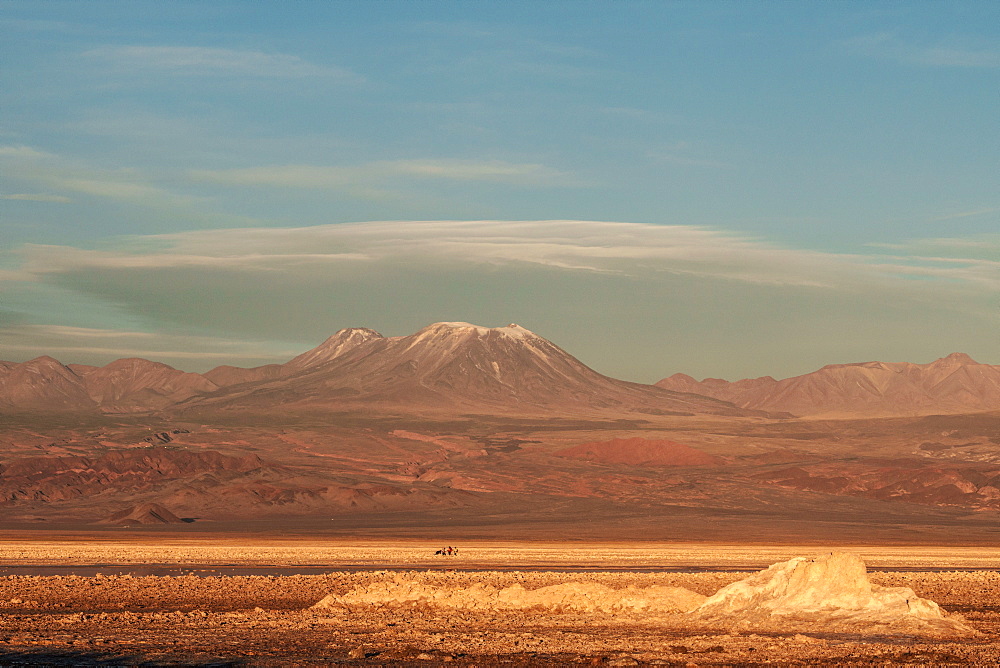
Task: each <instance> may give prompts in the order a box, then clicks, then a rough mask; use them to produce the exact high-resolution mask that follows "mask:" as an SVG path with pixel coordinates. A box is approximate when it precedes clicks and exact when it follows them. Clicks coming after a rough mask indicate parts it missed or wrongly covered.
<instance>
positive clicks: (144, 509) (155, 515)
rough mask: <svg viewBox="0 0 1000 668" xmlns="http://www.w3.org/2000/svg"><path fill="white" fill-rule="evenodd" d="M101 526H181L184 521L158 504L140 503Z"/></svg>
mask: <svg viewBox="0 0 1000 668" xmlns="http://www.w3.org/2000/svg"><path fill="white" fill-rule="evenodd" d="M101 523H102V524H123V525H134V524H183V523H184V520H182V519H181V518H179V517H177V515H174V514H173V513H172V512H170V511H169V510H167V509H166V508H164V507H163V506H161V505H160V504H158V503H141V504H139V505H137V506H133V507H131V508H126V509H124V510H120V511H118V512H117V513H113V514H112V515H111V516H110V517H108V518H107V519H106V520H102V522H101Z"/></svg>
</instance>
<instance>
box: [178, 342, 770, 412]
mask: <svg viewBox="0 0 1000 668" xmlns="http://www.w3.org/2000/svg"><path fill="white" fill-rule="evenodd" d="M283 366H284V367H285V368H287V369H292V370H295V372H294V373H291V374H290V375H285V376H282V377H279V378H275V379H272V380H264V381H259V382H256V383H245V384H242V385H238V386H231V387H227V388H223V389H222V390H220V391H218V392H214V393H212V394H210V395H205V396H202V397H196V398H193V399H190V400H188V401H186V402H184V403H183V404H181V405H180V406H179V407H178V408H179V409H182V410H186V411H198V412H200V413H202V412H205V411H212V410H220V409H223V410H240V411H247V410H252V411H254V412H261V411H271V410H275V409H278V408H280V410H281V411H282V412H289V411H306V412H308V411H331V410H334V411H343V410H358V409H362V410H368V411H370V410H406V411H413V410H421V411H437V412H442V411H447V412H449V413H452V414H470V413H488V414H524V415H551V414H553V413H558V414H588V415H592V414H594V413H604V414H611V413H614V414H621V413H645V414H660V415H669V414H676V415H693V414H713V415H750V414H753V412H751V411H744V410H741V409H738V408H736V407H735V406H733V405H731V404H729V403H726V402H724V401H719V400H717V399H711V398H708V397H703V396H695V395H691V394H686V393H680V392H674V391H670V390H666V389H661V388H658V387H655V386H652V385H641V384H638V383H629V382H625V381H621V380H616V379H614V378H609V377H607V376H603V375H601V374H599V373H597V372H596V371H593V370H592V369H590V368H589V367H587V366H586V365H584V364H583V363H581V362H580V361H579V360H577V359H576V358H574V357H572V356H571V355H569V354H568V353H566V352H565V351H563V350H562V349H560V348H559V347H557V346H556V345H555V344H553V343H551V342H550V341H548V340H546V339H544V338H542V337H540V336H538V335H537V334H534V333H532V332H530V331H528V330H526V329H524V328H523V327H519V326H517V325H508V326H507V327H496V328H488V327H479V326H476V325H471V324H469V323H447V322H444V323H436V324H433V325H430V326H428V327H425V328H424V329H422V330H420V331H419V332H417V333H416V334H412V335H409V336H398V337H391V338H385V337H383V336H381V335H380V334H378V333H377V332H374V331H372V330H364V329H352V330H343V331H341V332H338V333H337V334H336V335H334V337H331V339H329V340H328V341H327V342H325V343H324V344H323V345H322V346H320V347H319V348H317V349H315V350H313V351H310V352H308V353H305V354H304V355H300V356H299V357H297V358H295V359H294V360H292V361H291V362H289V363H288V364H287V365H283Z"/></svg>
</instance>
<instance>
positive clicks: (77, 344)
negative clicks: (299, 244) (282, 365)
mask: <svg viewBox="0 0 1000 668" xmlns="http://www.w3.org/2000/svg"><path fill="white" fill-rule="evenodd" d="M0 345H2V346H3V349H4V350H5V351H8V352H10V353H20V352H29V354H30V353H31V352H33V351H39V350H44V351H45V353H46V354H49V355H54V356H57V357H59V356H85V357H88V358H92V357H95V356H96V357H104V358H106V359H108V360H111V359H117V358H121V357H145V358H148V359H153V360H158V361H159V360H164V359H169V360H195V361H197V360H209V361H225V360H239V361H245V360H247V359H251V360H255V361H257V362H258V363H267V362H282V361H286V360H288V359H290V358H291V357H293V356H294V355H295V354H297V353H298V352H301V351H295V350H288V351H285V350H280V351H274V352H263V351H262V348H263V346H262V345H261V342H259V341H247V340H237V339H232V338H225V337H212V336H192V335H178V334H164V333H155V332H141V331H128V330H117V329H101V328H91V327H71V326H65V325H40V324H19V325H12V326H9V327H0ZM21 356H22V357H23V355H21ZM64 359H65V357H64Z"/></svg>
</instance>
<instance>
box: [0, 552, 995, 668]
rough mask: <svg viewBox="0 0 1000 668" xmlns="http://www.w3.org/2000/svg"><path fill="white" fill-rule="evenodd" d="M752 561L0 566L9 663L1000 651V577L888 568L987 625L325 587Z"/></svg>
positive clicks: (989, 654) (698, 583) (978, 658)
mask: <svg viewBox="0 0 1000 668" xmlns="http://www.w3.org/2000/svg"><path fill="white" fill-rule="evenodd" d="M745 576H746V573H735V572H711V573H635V572H633V573H613V572H605V573H566V572H555V571H546V572H498V571H485V572H459V571H447V570H437V571H427V570H422V571H412V572H404V573H399V572H387V571H357V572H330V573H324V574H319V575H287V576H216V577H213V576H209V577H205V576H202V575H191V574H186V575H180V576H138V577H137V576H131V575H114V576H102V575H98V576H94V577H83V576H78V575H62V576H52V575H45V576H39V575H10V576H5V577H0V665H24V664H45V665H109V666H111V665H129V666H131V665H260V666H277V665H281V666H285V665H307V666H312V665H328V664H347V665H419V666H433V665H438V664H443V663H450V664H451V665H477V666H496V665H523V666H528V665H531V666H534V665H565V664H585V665H754V664H770V665H793V664H794V665H871V664H877V665H887V664H888V665H893V664H909V665H912V664H927V665H949V664H955V665H958V664H978V665H996V664H997V662H1000V606H998V605H997V604H996V602H997V601H998V600H1000V575H998V574H997V573H996V572H994V571H971V572H880V573H872V574H871V579H872V582H873V583H875V584H879V585H884V586H906V587H912V588H913V589H914V590H915V592H916V593H917V594H918V595H919V596H922V597H925V598H929V599H931V600H933V601H936V602H938V603H940V604H941V605H942V606H943V607H944V608H945V609H946V610H948V611H949V612H953V613H959V614H961V615H963V616H964V617H965V619H966V620H967V621H968V623H969V624H970V625H971V626H972V627H973V628H975V629H976V630H977V631H978V632H979V634H978V635H974V636H971V637H953V638H947V637H937V638H935V637H920V636H912V635H910V636H907V635H902V636H900V635H884V634H879V633H877V632H874V633H873V632H871V631H869V632H866V633H842V632H841V633H830V632H824V630H823V628H822V627H819V628H816V627H808V626H802V627H793V628H773V627H772V628H764V627H759V628H753V627H750V628H747V627H740V628H720V627H718V625H716V626H712V625H711V624H709V623H706V622H700V623H699V622H696V621H692V620H691V619H690V618H689V617H686V616H685V615H682V614H676V615H660V616H649V615H644V614H641V613H635V612H627V613H621V612H619V613H601V612H585V613H584V612H561V611H558V610H552V609H547V610H515V611H503V612H497V611H472V610H463V609H454V608H435V607H428V606H420V607H400V606H374V605H358V606H350V607H346V608H341V609H328V610H311V609H310V607H311V606H312V605H313V604H315V603H316V602H317V601H319V600H320V599H322V598H324V597H325V596H327V595H328V594H331V593H333V594H344V593H346V592H349V591H351V590H353V589H357V588H359V587H365V586H370V585H372V584H373V583H379V582H384V581H386V580H391V579H394V578H399V577H410V578H417V579H420V580H421V581H422V582H425V583H428V584H432V585H438V586H442V587H449V588H455V587H466V588H468V587H472V586H473V585H475V584H477V583H478V584H480V585H486V586H493V587H507V586H511V585H513V584H520V585H521V586H523V587H525V588H526V589H536V588H539V587H544V586H549V585H554V584H562V583H567V582H591V583H599V584H603V585H606V586H609V587H612V588H615V589H621V588H624V587H627V586H634V587H637V588H645V587H650V586H653V585H664V586H671V587H685V588H688V589H691V590H693V591H696V592H699V593H702V594H706V595H708V594H711V593H713V592H715V591H717V590H718V589H719V588H720V587H722V586H724V585H726V584H728V583H730V582H733V581H735V580H737V579H741V578H743V577H745Z"/></svg>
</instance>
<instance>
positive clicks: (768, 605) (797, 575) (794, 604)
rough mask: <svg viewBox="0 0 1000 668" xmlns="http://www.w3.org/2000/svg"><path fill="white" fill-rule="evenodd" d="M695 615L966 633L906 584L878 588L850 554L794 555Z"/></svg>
mask: <svg viewBox="0 0 1000 668" xmlns="http://www.w3.org/2000/svg"><path fill="white" fill-rule="evenodd" d="M694 614H695V615H696V616H698V617H701V618H705V619H712V620H718V621H725V622H727V623H732V622H741V621H742V622H748V623H752V622H764V623H767V622H772V623H785V624H789V623H795V622H806V623H818V624H822V625H823V626H824V627H825V628H829V629H833V628H837V629H840V630H862V627H864V628H867V629H872V628H877V629H879V630H882V631H886V632H893V631H917V632H932V633H933V632H939V633H959V634H968V633H974V631H973V630H972V629H971V628H969V627H968V626H967V625H965V624H964V623H963V622H962V621H961V620H960V619H958V618H955V617H948V616H947V615H946V614H945V612H944V611H943V610H941V608H940V607H939V606H938V604H937V603H935V602H934V601H930V600H927V599H925V598H920V597H919V596H917V595H916V594H915V593H914V592H913V590H912V589H910V588H908V587H880V586H878V585H873V584H872V583H871V581H870V580H869V579H868V571H867V569H866V568H865V562H864V561H863V560H862V559H861V558H860V557H858V556H856V555H853V554H842V553H832V554H827V555H823V556H820V557H816V558H815V559H808V558H805V557H796V558H795V559H791V560H789V561H785V562H782V563H779V564H774V565H773V566H771V567H769V568H768V569H766V570H763V571H760V572H759V573H755V574H753V575H751V576H750V577H748V578H745V579H743V580H740V581H739V582H734V583H733V584H731V585H728V586H726V587H723V588H722V589H720V590H719V591H718V592H716V593H715V594H714V595H713V596H711V597H709V598H708V599H707V600H706V601H705V602H704V603H702V604H701V605H700V606H699V607H698V609H697V610H695V611H694Z"/></svg>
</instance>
